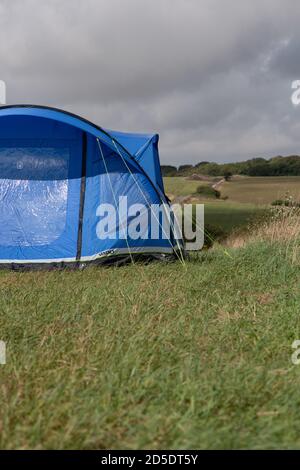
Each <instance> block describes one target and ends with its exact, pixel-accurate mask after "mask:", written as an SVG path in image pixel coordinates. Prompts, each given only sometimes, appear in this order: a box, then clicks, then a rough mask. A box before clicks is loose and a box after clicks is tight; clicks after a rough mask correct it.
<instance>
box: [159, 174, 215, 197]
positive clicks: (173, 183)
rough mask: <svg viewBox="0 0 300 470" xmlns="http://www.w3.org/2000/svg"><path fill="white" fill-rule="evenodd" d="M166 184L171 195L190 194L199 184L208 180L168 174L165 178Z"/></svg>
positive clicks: (166, 188)
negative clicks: (188, 178) (189, 178)
mask: <svg viewBox="0 0 300 470" xmlns="http://www.w3.org/2000/svg"><path fill="white" fill-rule="evenodd" d="M164 184H165V190H166V193H167V194H168V195H169V196H189V195H190V194H192V193H195V192H196V189H197V188H198V186H200V185H204V184H208V183H207V182H206V181H189V180H187V179H185V178H183V177H182V176H174V177H170V176H167V177H165V178H164Z"/></svg>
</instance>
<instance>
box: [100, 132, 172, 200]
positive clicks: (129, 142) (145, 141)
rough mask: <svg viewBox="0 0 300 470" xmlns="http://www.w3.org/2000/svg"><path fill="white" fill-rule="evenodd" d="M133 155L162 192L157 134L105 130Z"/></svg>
mask: <svg viewBox="0 0 300 470" xmlns="http://www.w3.org/2000/svg"><path fill="white" fill-rule="evenodd" d="M107 132H108V133H109V134H110V135H112V136H113V137H114V138H116V140H118V142H120V143H121V144H122V145H123V147H124V148H125V149H127V150H128V151H129V153H131V155H133V156H134V158H135V159H136V161H138V162H139V164H140V165H141V167H142V168H143V169H144V170H145V172H146V173H147V175H148V176H149V177H150V178H151V180H152V181H153V182H154V183H155V184H156V185H157V186H159V188H160V189H161V190H162V191H163V192H164V185H163V179H162V174H161V169H160V161H159V153H158V140H159V136H158V134H130V133H125V132H117V131H112V130H107Z"/></svg>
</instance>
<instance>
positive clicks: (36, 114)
mask: <svg viewBox="0 0 300 470" xmlns="http://www.w3.org/2000/svg"><path fill="white" fill-rule="evenodd" d="M124 196H126V204H127V206H128V207H137V208H139V207H142V206H144V207H146V209H144V213H143V214H142V212H143V210H142V209H140V212H137V214H138V215H139V221H140V222H141V217H142V220H146V219H145V218H146V217H147V224H146V228H145V225H143V228H142V229H141V223H139V224H135V225H134V223H135V218H136V216H134V214H133V213H132V214H130V213H127V212H126V214H127V215H126V220H125V221H124V220H122V218H121V216H120V206H119V203H120V202H121V203H123V202H124V201H125V199H124ZM0 201H1V204H0V222H1V227H0V265H1V266H9V267H15V266H16V267H19V266H21V267H23V266H29V267H33V266H66V265H71V266H81V265H84V264H85V263H88V262H98V263H99V262H101V263H103V262H108V261H115V260H120V259H124V258H128V257H129V256H130V257H131V259H132V258H133V256H136V255H141V254H143V255H147V256H149V255H155V256H157V255H162V256H165V255H166V254H174V253H175V254H177V255H178V250H179V251H180V252H181V249H182V243H181V241H180V243H179V242H178V240H175V237H174V232H173V231H172V229H171V231H170V233H169V234H166V232H165V231H164V230H163V227H162V219H161V217H162V214H161V212H158V213H157V214H158V215H155V214H154V213H153V209H152V206H153V205H154V207H156V206H159V207H161V205H163V206H164V207H166V206H167V205H168V201H167V198H166V196H165V194H164V188H163V181H162V176H161V171H160V165H159V154H158V136H157V135H144V134H143V135H142V134H126V133H121V132H115V131H110V130H104V129H102V128H100V127H99V126H96V125H95V124H92V123H91V122H89V121H87V120H85V119H83V118H80V117H79V116H76V115H74V114H71V113H68V112H66V111H61V110H58V109H55V108H49V107H44V106H31V105H16V106H3V107H1V108H0ZM112 206H113V207H114V208H115V216H116V217H115V227H114V224H112V223H111V216H110V217H108V213H106V212H107V211H105V209H106V208H111V207H112ZM127 206H126V207H127ZM118 216H119V217H118ZM154 216H155V217H154ZM122 217H123V216H122ZM153 221H155V222H159V227H160V228H161V230H159V233H156V236H155V237H152V236H151V230H152V229H151V222H152V223H153ZM101 224H102V225H101ZM130 224H133V226H134V230H133V233H135V234H136V233H138V234H139V236H138V237H137V236H129V232H130V230H129V229H130ZM113 228H114V229H115V230H114V233H112V232H113ZM103 233H104V235H105V236H103Z"/></svg>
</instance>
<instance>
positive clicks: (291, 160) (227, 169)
mask: <svg viewBox="0 0 300 470" xmlns="http://www.w3.org/2000/svg"><path fill="white" fill-rule="evenodd" d="M161 168H162V173H163V176H189V175H193V174H201V175H208V176H226V175H227V176H229V175H248V176H299V175H300V156H299V155H290V156H287V157H282V156H277V157H273V158H270V159H265V158H252V159H251V160H246V161H244V162H235V163H214V162H206V161H203V162H200V163H197V164H196V165H181V166H179V167H176V166H172V165H162V167H161Z"/></svg>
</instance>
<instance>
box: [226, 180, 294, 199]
mask: <svg viewBox="0 0 300 470" xmlns="http://www.w3.org/2000/svg"><path fill="white" fill-rule="evenodd" d="M286 192H288V193H289V194H290V195H291V196H293V198H295V199H297V200H300V176H274V177H273V176H267V177H249V178H241V179H238V180H232V181H229V182H228V183H224V184H223V185H222V187H221V193H222V195H223V196H228V198H229V199H230V200H231V201H236V202H241V203H245V202H246V203H252V204H259V205H261V204H270V203H271V202H272V201H274V200H275V199H282V198H284V196H285V194H286Z"/></svg>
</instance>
